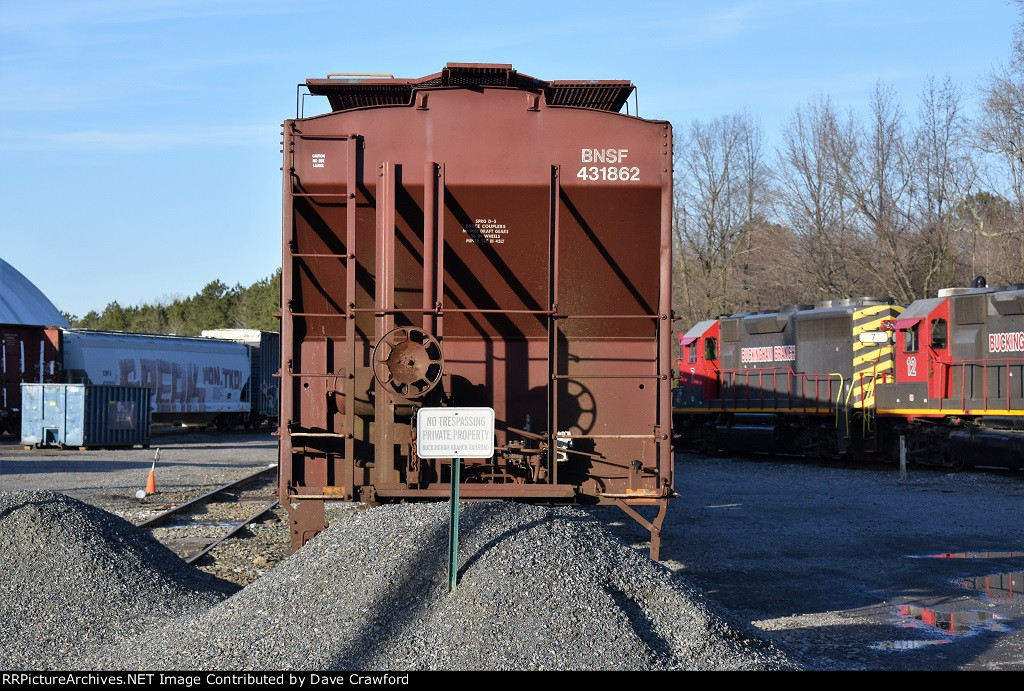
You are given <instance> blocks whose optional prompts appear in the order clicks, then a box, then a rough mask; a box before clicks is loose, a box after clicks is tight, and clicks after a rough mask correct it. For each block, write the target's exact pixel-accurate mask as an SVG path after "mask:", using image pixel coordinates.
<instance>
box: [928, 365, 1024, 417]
mask: <svg viewBox="0 0 1024 691" xmlns="http://www.w3.org/2000/svg"><path fill="white" fill-rule="evenodd" d="M929 359H930V360H931V362H932V364H934V365H938V368H939V371H940V373H941V375H942V376H943V380H942V382H943V387H942V391H941V394H943V395H940V396H939V397H938V398H939V410H942V409H943V401H944V400H945V399H947V398H949V399H955V398H957V396H956V393H957V392H956V383H955V381H954V379H953V377H952V376H951V375H952V374H953V372H954V371H955V369H959V370H960V387H959V388H960V396H959V399H960V410H967V398H968V397H967V382H968V367H970V368H971V370H970V371H971V377H970V380H971V383H973V382H974V376H973V374H974V368H975V367H980V368H981V396H980V398H981V400H982V409H984V410H988V409H989V399H990V398H995V399H1001V398H1005V399H1006V410H1007V411H1008V412H1009V411H1011V410H1012V409H1013V406H1012V405H1011V403H1010V401H1011V398H1012V397H1011V395H1010V386H1011V385H1012V383H1013V381H1012V374H1011V371H1012V368H1013V367H1022V368H1024V357H1005V358H975V359H965V360H951V361H949V362H944V361H942V360H937V359H935V358H934V357H931V356H930V357H929ZM1000 367H1005V368H1006V373H1005V375H1004V381H1003V382H1002V384H1003V390H1004V391H1005V396H998V395H996V396H989V393H988V385H989V370H990V369H996V370H998V369H999V368H1000ZM1022 375H1024V373H1022ZM946 382H948V383H949V388H950V391H949V392H948V393H949V394H950V395H949V396H948V397H947V396H945V395H944V394H946V393H947V391H946ZM1021 386H1024V384H1022V385H1021ZM972 388H973V387H972ZM1021 393H1022V396H1024V390H1022V392H1021ZM972 398H978V396H972Z"/></svg>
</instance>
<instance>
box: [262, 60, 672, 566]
mask: <svg viewBox="0 0 1024 691" xmlns="http://www.w3.org/2000/svg"><path fill="white" fill-rule="evenodd" d="M506 67H507V66H506ZM478 68H479V69H478ZM488 69H489V68H488V66H451V65H449V67H448V68H446V71H445V72H444V73H442V75H441V77H440V80H441V83H438V81H437V80H427V79H425V80H424V81H422V82H420V83H418V84H417V85H415V88H413V89H412V95H411V96H410V98H409V100H408V102H407V103H406V104H405V105H402V106H396V107H392V106H388V107H354V108H351V109H347V108H344V107H341V108H339V109H338V110H336V111H335V112H332V113H329V114H326V115H323V116H317V117H313V118H306V119H302V120H294V121H288V122H286V123H285V166H284V171H285V176H284V233H283V269H282V271H283V274H282V279H283V280H282V284H283V288H282V290H283V295H282V307H283V310H282V361H283V362H282V370H281V371H282V399H281V418H282V419H281V430H280V432H281V452H280V453H281V458H280V465H279V467H280V468H281V473H280V478H281V485H280V496H281V501H282V504H283V505H285V506H286V507H288V508H289V510H290V511H291V512H292V517H293V523H294V532H293V547H296V548H297V547H298V546H301V544H303V543H304V542H305V541H306V540H308V539H309V538H310V537H312V535H314V534H316V532H318V531H319V530H321V529H322V528H323V527H324V523H323V507H322V504H323V501H325V500H328V499H340V500H346V501H365V502H370V503H375V502H383V501H416V500H437V499H445V498H447V497H448V495H449V494H450V492H451V484H450V483H451V464H452V459H446V458H441V459H435V458H420V457H419V456H418V455H417V454H416V433H417V430H416V426H415V420H416V415H415V411H416V410H418V409H419V408H421V407H448V406H453V407H486V408H491V409H493V411H494V416H495V439H494V443H495V452H494V455H493V456H492V457H490V458H467V459H461V463H462V464H463V465H462V468H463V469H462V471H461V478H462V479H461V481H462V485H461V487H460V493H461V496H463V497H465V498H472V499H495V500H504V499H514V500H526V501H538V502H544V503H552V504H572V503H595V504H596V503H617V504H619V505H620V506H622V507H623V508H624V509H626V510H627V511H628V512H631V513H633V514H636V513H637V512H636V508H635V507H646V506H651V507H655V508H656V510H657V511H658V512H659V517H656V518H655V526H654V527H652V554H656V552H657V549H656V548H657V544H656V542H657V532H658V530H660V520H663V517H664V511H665V509H666V508H667V502H668V499H669V498H670V497H671V496H673V490H672V457H671V439H670V431H671V401H670V389H669V387H670V384H671V381H670V372H671V365H672V363H671V361H670V357H671V347H670V343H669V337H670V329H671V326H670V319H669V314H670V287H671V280H670V275H669V274H670V265H671V256H670V254H671V242H670V232H669V230H670V226H669V224H670V204H671V131H670V127H669V125H668V123H665V122H657V121H647V120H640V119H638V118H634V117H628V116H623V115H619V114H618V113H615V112H607V111H603V110H600V109H594V108H570V107H557V106H553V105H550V104H549V103H548V101H547V99H546V98H545V95H544V92H543V89H541V88H537V89H533V88H520V86H519V85H518V84H519V82H516V81H515V80H516V79H519V77H518V76H516V75H515V74H514V71H512V70H506V77H508V74H512V76H511V77H508V79H507V81H505V82H502V83H500V84H497V85H495V84H492V83H490V82H488V81H486V80H484V79H483V78H482V77H481V75H483V74H484V73H485V72H488ZM498 71H500V70H498ZM457 73H458V75H459V77H460V78H459V79H458V80H456V79H454V77H455V75H456V74H457ZM445 75H449V76H452V77H453V79H452V80H451V82H450V83H448V84H444V83H443V82H444V80H445V78H446V77H445ZM383 82H384V83H382V84H381V88H382V89H385V90H386V89H388V88H390V87H391V86H392V85H391V84H390V82H388V80H383ZM552 84H553V83H552ZM332 93H333V94H334V98H335V100H337V99H341V100H342V101H344V99H345V98H349V94H348V92H346V91H345V87H344V85H339V86H338V87H337V88H336V90H335V91H334V92H332ZM353 93H354V92H353ZM587 93H589V92H587ZM332 102H333V101H332ZM336 108H338V106H337V105H336ZM597 159H600V160H597Z"/></svg>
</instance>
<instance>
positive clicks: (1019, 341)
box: [988, 331, 1024, 353]
mask: <svg viewBox="0 0 1024 691" xmlns="http://www.w3.org/2000/svg"><path fill="white" fill-rule="evenodd" d="M1021 351H1024V331H1018V332H1016V333H998V334H989V336H988V352H990V353H1019V352H1021Z"/></svg>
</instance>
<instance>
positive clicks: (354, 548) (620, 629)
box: [0, 495, 803, 671]
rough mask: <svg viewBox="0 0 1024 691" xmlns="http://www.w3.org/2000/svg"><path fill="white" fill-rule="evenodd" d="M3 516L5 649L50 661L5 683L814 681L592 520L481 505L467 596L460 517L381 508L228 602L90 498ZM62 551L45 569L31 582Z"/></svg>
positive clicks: (38, 504)
mask: <svg viewBox="0 0 1024 691" xmlns="http://www.w3.org/2000/svg"><path fill="white" fill-rule="evenodd" d="M0 506H3V507H7V508H5V509H4V510H3V520H4V521H11V520H14V521H16V522H17V523H16V525H14V524H12V525H11V526H10V527H8V525H7V524H6V523H5V524H4V525H3V526H2V527H3V534H4V539H5V540H7V541H8V542H9V544H7V545H4V546H3V549H2V550H0V551H2V552H3V554H4V556H3V559H4V561H3V572H2V579H3V581H4V588H5V590H4V600H5V601H4V603H3V607H4V612H3V614H4V616H3V619H4V620H9V619H12V617H11V615H13V614H14V613H15V612H16V611H17V612H19V614H18V618H19V619H20V620H21V621H20V622H17V623H16V625H17V629H16V630H10V631H8V630H0V633H2V634H3V635H4V638H5V640H8V641H10V640H19V639H22V640H24V639H30V640H28V641H27V643H26V645H27V646H29V647H31V648H32V649H33V650H34V652H33V653H32V654H31V655H27V656H23V657H19V658H17V659H11V660H0V664H3V666H4V667H5V668H14V667H22V668H23V667H26V666H28V667H32V668H35V669H50V668H63V669H83V670H146V669H149V670H211V671H218V670H314V671H330V670H396V671H397V670H796V669H802V668H803V667H802V665H801V664H800V663H798V662H797V661H796V660H795V659H793V658H791V657H790V656H789V655H788V654H787V653H786V652H784V651H782V650H780V649H779V648H777V647H775V646H774V645H773V644H771V643H770V642H768V641H766V640H765V639H764V638H763V637H762V636H763V634H761V633H760V632H758V631H757V630H756V629H753V628H752V627H750V626H749V625H747V624H745V623H742V622H740V621H738V620H735V619H733V618H732V617H731V616H730V615H729V613H728V612H726V611H724V610H718V609H716V608H715V606H714V605H713V604H710V603H708V602H707V601H706V600H705V599H704V598H703V596H702V594H701V593H700V592H699V591H697V590H696V589H694V588H692V587H691V586H689V585H688V584H687V583H686V582H685V581H684V580H682V579H680V578H679V577H678V576H674V575H672V574H671V573H670V572H669V571H668V570H667V569H665V568H664V567H663V566H661V565H659V564H656V563H654V562H652V561H650V559H648V558H647V557H646V556H645V555H644V554H641V553H640V552H638V551H637V550H634V549H632V548H630V547H628V546H626V545H624V544H623V543H621V542H619V541H618V540H617V539H616V538H614V537H612V536H611V535H610V534H609V533H608V532H607V531H606V529H605V528H604V527H603V526H602V525H601V524H600V523H599V522H598V521H597V519H595V518H594V517H593V516H591V515H590V514H588V513H587V512H585V511H582V510H579V509H574V508H557V509H553V508H545V507H537V506H530V505H521V504H513V503H472V504H467V505H464V506H463V508H462V511H461V521H460V549H459V577H458V582H457V586H456V588H455V590H454V591H453V592H449V591H448V574H447V556H448V505H447V504H445V503H440V504H410V505H396V506H381V507H377V508H373V509H368V510H365V511H361V512H358V513H355V514H353V515H351V516H348V517H346V518H344V519H343V520H341V521H338V522H335V523H333V524H332V525H331V527H329V528H328V529H327V530H325V531H323V532H322V533H320V534H319V535H318V536H317V537H316V538H315V539H314V540H312V541H311V542H309V543H308V544H307V545H306V546H305V547H303V548H302V549H301V550H299V551H298V552H296V553H295V554H293V555H291V556H290V557H288V558H287V559H285V560H284V561H283V562H282V563H281V564H279V565H278V566H277V567H276V568H274V569H273V570H272V571H270V572H268V573H267V574H265V575H264V576H263V577H261V578H260V579H259V580H257V581H256V582H254V583H252V584H251V585H249V586H247V587H245V588H243V589H240V590H238V591H237V592H235V593H234V594H233V595H231V596H230V597H227V594H228V593H226V592H225V590H223V589H221V590H218V588H217V587H216V586H217V583H211V581H210V577H209V576H208V575H207V574H203V573H201V572H200V571H199V570H198V569H195V568H194V567H191V566H188V565H186V564H185V563H184V562H182V561H180V559H178V558H177V557H173V558H168V556H167V552H166V551H165V550H163V549H162V548H160V546H159V545H156V544H154V543H153V542H152V541H151V540H150V539H149V538H148V536H144V535H143V533H142V532H141V531H139V530H138V529H137V528H135V527H134V526H132V525H130V524H128V523H126V522H124V521H121V520H120V519H116V518H115V517H112V516H106V517H105V516H104V515H103V514H102V512H101V511H98V510H93V511H90V510H89V508H88V507H86V506H84V505H82V504H79V503H77V502H75V501H74V500H69V499H67V498H62V497H58V496H53V495H49V496H40V495H36V496H35V497H25V496H21V497H20V498H12V497H9V496H8V497H5V498H4V499H3V503H2V504H0ZM58 507H61V508H62V509H63V513H64V515H63V517H62V518H58V517H56V516H54V514H55V509H57V508H58ZM83 517H85V518H87V520H83ZM25 531H27V535H30V536H31V537H26V536H25V535H19V534H21V533H24V532H25ZM46 544H49V545H53V546H52V547H49V548H46V551H45V552H44V553H43V556H42V557H41V560H42V561H44V562H45V564H40V565H39V567H42V568H39V567H31V566H19V562H20V561H21V560H23V559H24V560H28V559H31V558H32V556H31V555H32V553H33V551H34V550H35V549H36V547H37V546H40V545H46ZM58 557H59V558H58ZM46 572H52V574H51V575H52V577H51V578H49V579H47V577H46ZM48 580H49V582H48ZM220 583H221V585H223V586H224V587H225V588H230V587H231V586H229V585H228V584H223V582H220ZM201 586H202V587H201ZM76 588H77V589H78V590H77V591H76ZM65 591H67V592H70V594H71V597H63V596H59V595H58V594H59V593H62V592H65ZM86 593H88V594H89V595H88V596H86ZM157 611H160V612H161V613H162V616H154V615H155V612H157ZM114 613H117V614H116V615H114ZM71 622H75V624H74V625H72V624H71ZM129 622H131V623H132V624H133V625H132V626H128V625H127V624H128V623H129ZM4 626H10V625H9V624H4ZM58 629H62V630H63V631H62V632H61V633H58ZM83 629H84V630H83ZM83 639H89V640H90V644H89V645H85V646H82V647H81V648H80V649H79V650H77V651H75V652H77V653H78V654H72V646H71V645H70V644H71V643H73V642H77V643H81V642H82V641H83ZM101 644H102V645H101Z"/></svg>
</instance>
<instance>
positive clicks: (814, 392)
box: [718, 367, 844, 413]
mask: <svg viewBox="0 0 1024 691" xmlns="http://www.w3.org/2000/svg"><path fill="white" fill-rule="evenodd" d="M718 383H719V391H721V392H722V394H721V408H722V410H730V409H735V408H737V407H740V406H742V407H745V408H749V409H752V410H769V411H781V410H796V411H800V412H805V413H806V412H815V413H821V412H836V411H838V409H839V407H840V404H841V400H842V392H843V389H844V386H843V377H842V375H840V374H835V373H833V374H808V373H797V372H794V371H793V369H792V368H789V367H787V368H786V369H775V368H767V367H750V368H746V369H723V370H719V371H718Z"/></svg>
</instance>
